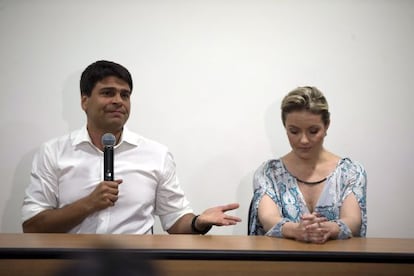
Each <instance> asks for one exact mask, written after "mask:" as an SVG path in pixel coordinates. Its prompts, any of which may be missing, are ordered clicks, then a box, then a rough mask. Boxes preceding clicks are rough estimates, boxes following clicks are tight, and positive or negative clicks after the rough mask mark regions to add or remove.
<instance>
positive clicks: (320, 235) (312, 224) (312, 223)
mask: <svg viewBox="0 0 414 276" xmlns="http://www.w3.org/2000/svg"><path fill="white" fill-rule="evenodd" d="M335 224H336V223H335ZM334 231H335V229H333V228H332V223H331V222H329V221H328V220H327V219H326V218H325V217H323V216H321V215H320V214H318V213H312V214H305V215H303V216H302V217H301V220H300V222H299V224H298V227H297V229H296V240H299V241H303V242H309V243H318V244H321V243H325V242H326V241H327V240H329V238H330V237H331V236H332V235H333V234H334Z"/></svg>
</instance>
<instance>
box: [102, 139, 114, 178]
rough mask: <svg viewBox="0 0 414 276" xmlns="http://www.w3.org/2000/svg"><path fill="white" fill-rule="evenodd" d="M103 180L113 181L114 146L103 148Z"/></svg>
mask: <svg viewBox="0 0 414 276" xmlns="http://www.w3.org/2000/svg"><path fill="white" fill-rule="evenodd" d="M104 180H105V181H114V147H111V146H106V147H105V148H104Z"/></svg>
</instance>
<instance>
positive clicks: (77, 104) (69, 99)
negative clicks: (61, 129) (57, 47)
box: [62, 70, 86, 132]
mask: <svg viewBox="0 0 414 276" xmlns="http://www.w3.org/2000/svg"><path fill="white" fill-rule="evenodd" d="M81 74H82V71H81V70H79V71H76V72H73V73H72V74H70V75H69V76H68V78H67V79H66V81H65V82H64V84H63V91H62V100H63V102H62V118H63V120H64V121H66V122H67V124H68V132H70V131H72V130H76V129H78V128H80V127H82V126H83V125H84V124H85V123H86V121H85V120H86V119H85V118H86V115H85V112H84V111H83V110H82V107H81V96H80V88H79V80H80V75H81Z"/></svg>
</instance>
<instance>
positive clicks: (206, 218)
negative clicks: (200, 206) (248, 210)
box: [196, 203, 241, 229]
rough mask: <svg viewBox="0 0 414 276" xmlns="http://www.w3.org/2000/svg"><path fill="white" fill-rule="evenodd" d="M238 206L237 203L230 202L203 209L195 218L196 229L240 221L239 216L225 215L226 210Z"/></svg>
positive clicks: (233, 223)
mask: <svg viewBox="0 0 414 276" xmlns="http://www.w3.org/2000/svg"><path fill="white" fill-rule="evenodd" d="M237 208H239V204H238V203H230V204H227V205H221V206H216V207H212V208H209V209H207V210H205V211H204V212H203V213H201V214H200V216H199V217H198V218H197V220H196V228H197V229H205V228H207V227H209V226H211V225H216V226H226V225H235V224H237V223H238V222H241V219H240V218H239V217H235V216H231V215H227V214H226V212H227V211H230V210H235V209H237Z"/></svg>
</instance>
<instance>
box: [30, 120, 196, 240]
mask: <svg viewBox="0 0 414 276" xmlns="http://www.w3.org/2000/svg"><path fill="white" fill-rule="evenodd" d="M114 179H122V180H123V182H122V183H121V184H120V185H119V194H118V201H116V202H115V205H114V206H112V207H108V208H106V209H104V210H101V211H99V212H96V213H94V214H92V215H90V216H89V217H87V218H86V219H85V220H84V221H83V222H82V223H81V224H79V225H77V226H76V227H74V228H73V229H71V230H70V231H69V233H112V234H150V233H151V231H152V227H153V224H154V215H158V216H159V217H160V221H161V224H162V227H163V228H164V230H167V229H169V228H170V227H171V226H172V225H173V224H174V223H175V222H176V221H177V220H178V219H179V218H180V217H181V216H183V215H184V214H187V213H192V212H193V210H192V209H191V208H190V207H189V202H188V200H187V199H186V197H185V195H184V192H183V191H182V189H181V188H180V186H179V183H178V179H177V176H176V172H175V162H174V160H173V157H172V155H171V153H170V152H169V151H168V149H167V147H165V146H163V145H161V144H159V143H157V142H154V141H151V140H149V139H146V138H144V137H142V136H140V135H138V134H135V133H133V132H131V131H129V130H128V129H127V128H125V127H124V130H123V133H122V137H121V141H120V142H119V143H118V144H117V145H116V146H115V147H114ZM101 181H103V152H102V151H101V150H99V149H98V148H97V147H95V146H94V145H93V144H92V142H91V140H90V137H89V134H88V132H87V129H86V126H85V127H83V128H81V129H79V130H76V131H74V132H72V133H70V134H68V135H65V136H63V137H60V138H56V139H53V140H51V141H48V142H46V143H45V144H43V145H42V147H41V148H40V150H39V152H38V153H37V154H36V155H35V158H34V160H33V165H32V171H31V177H30V184H29V186H28V188H27V189H26V195H25V198H24V202H23V208H22V219H23V221H26V220H27V219H29V218H31V217H33V216H34V215H36V214H38V213H39V212H42V211H44V210H47V209H56V208H61V207H64V206H65V205H68V204H70V203H72V202H74V201H76V200H78V199H80V198H83V197H85V196H87V195H89V194H90V193H91V192H92V191H93V190H94V189H95V188H96V186H97V185H98V184H99V183H100V182H101Z"/></svg>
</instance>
